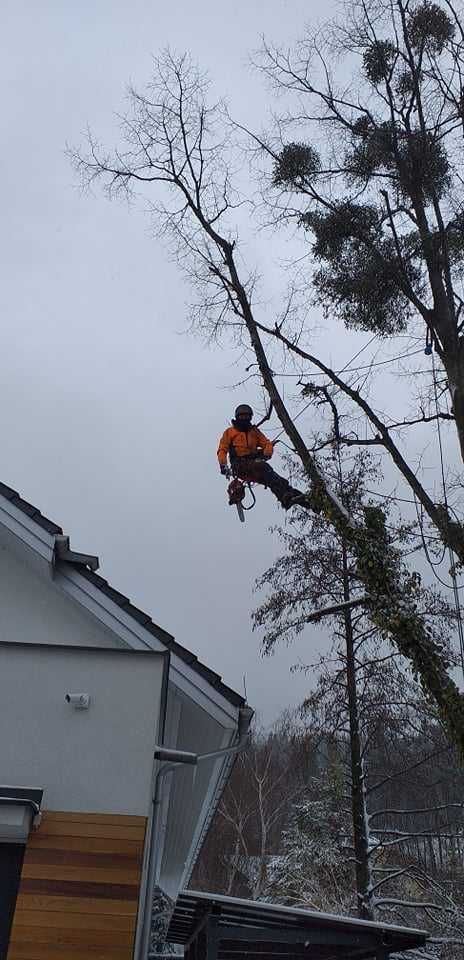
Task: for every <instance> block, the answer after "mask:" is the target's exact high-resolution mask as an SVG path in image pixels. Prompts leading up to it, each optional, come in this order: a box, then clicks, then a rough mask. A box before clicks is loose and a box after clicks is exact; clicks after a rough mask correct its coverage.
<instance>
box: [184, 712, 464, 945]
mask: <svg viewBox="0 0 464 960" xmlns="http://www.w3.org/2000/svg"><path fill="white" fill-rule="evenodd" d="M365 746H366V749H365V756H364V759H365V767H364V771H365V772H364V786H365V800H366V816H367V818H368V829H367V833H368V837H369V844H368V845H369V849H368V851H367V853H368V861H369V869H370V894H371V900H372V905H373V906H372V910H373V919H374V918H375V919H382V920H383V921H384V922H389V923H399V924H402V925H407V926H414V927H420V928H426V929H428V930H429V931H430V934H431V943H430V945H429V946H428V947H427V952H426V953H423V954H420V952H419V954H418V955H422V956H427V957H440V958H441V960H457V958H458V957H462V946H463V944H464V859H463V858H464V815H463V813H464V811H463V797H464V789H463V788H464V775H463V773H462V772H461V771H459V764H458V763H457V758H456V756H455V754H454V752H453V750H452V749H451V748H450V747H449V745H448V743H447V741H446V740H445V738H444V735H443V733H442V730H441V728H440V727H439V726H438V725H436V724H434V723H430V724H429V725H428V729H425V730H424V729H423V727H422V729H420V730H418V732H417V734H416V735H412V734H411V729H410V727H409V728H408V735H407V736H405V734H404V730H402V728H401V724H400V723H398V722H392V723H391V724H390V725H388V724H386V725H385V726H384V727H383V729H382V734H381V735H379V731H378V730H376V731H375V735H374V736H373V738H372V740H371V742H370V743H369V744H366V745H365ZM457 771H458V772H457ZM191 887H192V888H193V889H197V890H206V891H212V892H215V893H222V894H226V895H230V896H237V897H244V898H251V899H260V900H273V901H275V902H279V903H282V904H288V905H294V906H296V905H298V906H304V907H306V908H309V909H317V910H324V911H326V912H335V913H346V914H353V915H355V914H357V913H359V912H360V910H359V897H358V895H357V888H356V872H355V864H354V835H353V818H352V804H351V790H350V750H349V744H348V743H347V742H346V741H345V740H344V739H343V737H337V736H336V735H333V734H330V735H325V736H324V735H323V733H321V730H320V729H314V728H312V727H311V726H309V727H307V726H302V725H300V723H299V721H298V720H297V719H294V718H293V717H291V716H287V717H285V718H284V719H283V720H282V721H281V722H279V724H278V725H277V726H276V727H275V728H274V730H273V731H272V732H271V733H260V732H258V731H257V732H255V733H254V735H253V736H252V738H251V739H250V742H249V745H248V748H247V750H246V751H245V753H243V754H242V755H241V756H240V757H239V758H238V760H237V762H236V764H235V768H234V771H233V775H232V778H231V780H230V782H229V784H228V786H227V788H226V791H225V793H224V796H223V799H222V802H221V804H220V807H219V809H218V812H217V814H216V817H215V819H214V821H213V822H212V824H211V828H210V831H209V834H208V837H207V839H206V842H205V844H204V847H203V850H202V853H201V856H200V858H199V860H198V863H197V866H196V869H195V872H194V875H193V877H192V880H191Z"/></svg>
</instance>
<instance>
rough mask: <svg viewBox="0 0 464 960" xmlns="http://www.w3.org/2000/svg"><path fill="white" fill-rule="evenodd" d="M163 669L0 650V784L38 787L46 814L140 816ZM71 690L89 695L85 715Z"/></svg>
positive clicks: (115, 659) (104, 657)
mask: <svg viewBox="0 0 464 960" xmlns="http://www.w3.org/2000/svg"><path fill="white" fill-rule="evenodd" d="M2 595H3V590H2ZM2 603H3V600H2ZM165 662H166V658H165V657H164V656H163V655H160V654H157V653H136V652H127V653H126V652H122V651H117V650H90V651H89V650H79V649H77V650H76V649H70V648H66V647H56V648H53V647H40V646H39V647H35V648H34V647H26V646H23V645H22V644H18V645H17V646H9V645H5V644H3V645H2V644H1V643H0V785H5V786H6V785H13V786H36V787H43V788H44V789H45V795H44V808H46V809H50V810H73V811H78V812H89V813H91V812H100V813H126V814H135V815H143V816H146V815H147V814H148V812H149V803H150V787H151V779H152V773H153V749H154V745H155V743H156V741H157V738H158V726H159V718H160V708H161V690H162V681H163V669H164V664H165ZM72 692H79V693H80V692H84V693H88V694H90V697H91V703H90V707H89V709H88V710H76V709H74V708H73V707H72V706H71V705H69V704H67V703H66V702H65V694H66V693H72Z"/></svg>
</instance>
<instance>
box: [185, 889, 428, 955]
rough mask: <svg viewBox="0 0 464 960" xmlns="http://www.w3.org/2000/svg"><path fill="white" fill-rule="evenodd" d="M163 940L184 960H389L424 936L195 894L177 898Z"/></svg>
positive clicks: (421, 941) (190, 892)
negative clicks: (178, 949)
mask: <svg viewBox="0 0 464 960" xmlns="http://www.w3.org/2000/svg"><path fill="white" fill-rule="evenodd" d="M166 939H167V941H168V942H169V943H178V944H182V945H183V946H184V948H185V956H186V957H187V958H188V960H242V958H243V957H246V960H268V958H271V960H287V958H288V960H290V958H291V960H298V958H302V960H342V958H344V960H345V958H346V960H348V958H349V960H371V958H375V960H387V958H388V957H389V956H390V954H392V953H397V952H399V951H405V950H411V949H413V948H414V947H420V946H423V945H424V944H425V942H426V939H427V934H426V933H425V932H424V931H423V930H411V929H409V928H406V927H395V926H390V925H388V924H384V923H370V922H368V921H365V920H357V919H354V918H352V917H339V916H333V915H332V914H326V913H318V912H316V911H311V910H301V909H297V908H293V907H283V906H280V905H278V904H272V903H261V902H257V901H252V900H236V899H234V898H233V897H223V896H216V895H214V894H210V893H196V892H195V891H193V890H187V891H184V892H183V893H181V894H180V896H179V898H178V900H177V903H176V906H175V909H174V913H173V915H172V918H171V923H170V926H169V929H168V933H167V936H166Z"/></svg>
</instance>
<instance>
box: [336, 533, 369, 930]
mask: <svg viewBox="0 0 464 960" xmlns="http://www.w3.org/2000/svg"><path fill="white" fill-rule="evenodd" d="M342 558H343V595H344V599H345V600H349V599H350V581H349V573H348V561H347V549H346V543H345V541H344V540H343V542H342ZM344 621H345V641H346V687H347V693H348V714H349V724H350V752H351V807H352V816H353V836H354V856H355V870H356V893H357V902H358V915H359V917H360V918H361V919H362V920H374V919H375V911H374V903H373V896H372V877H371V868H370V859H369V831H368V820H367V809H366V795H365V789H364V769H363V762H362V755H361V737H360V731H359V711H358V691H357V685H356V665H355V656H354V637H353V622H352V616H351V610H350V608H349V607H348V608H346V610H345V612H344Z"/></svg>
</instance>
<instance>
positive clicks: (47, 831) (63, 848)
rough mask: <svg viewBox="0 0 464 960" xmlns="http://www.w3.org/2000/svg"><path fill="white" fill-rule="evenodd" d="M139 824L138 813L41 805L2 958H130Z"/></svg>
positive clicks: (137, 879) (142, 827) (137, 880)
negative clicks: (67, 809) (43, 807)
mask: <svg viewBox="0 0 464 960" xmlns="http://www.w3.org/2000/svg"><path fill="white" fill-rule="evenodd" d="M145 827H146V819H145V817H130V816H112V815H107V814H92V813H86V814H83V813H55V812H50V811H48V812H47V811H46V812H44V814H43V820H42V824H41V826H40V827H39V829H38V830H37V831H36V832H34V833H32V834H31V835H30V837H29V841H28V845H27V848H26V855H25V858H24V865H23V870H22V874H21V883H20V887H19V894H18V899H17V903H16V911H15V916H14V921H13V928H12V931H11V938H10V947H9V950H8V960H132V956H133V947H134V936H135V924H136V918H137V906H138V897H139V889H140V876H141V867H142V856H143V844H144V837H145Z"/></svg>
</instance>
